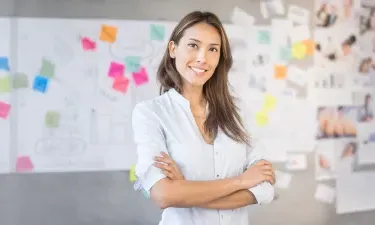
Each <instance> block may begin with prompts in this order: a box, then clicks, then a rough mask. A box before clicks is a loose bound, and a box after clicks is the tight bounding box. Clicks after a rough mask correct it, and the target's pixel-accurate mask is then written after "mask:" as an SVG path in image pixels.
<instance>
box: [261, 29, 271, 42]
mask: <svg viewBox="0 0 375 225" xmlns="http://www.w3.org/2000/svg"><path fill="white" fill-rule="evenodd" d="M258 43H259V44H266V45H268V44H270V43H271V32H270V31H269V30H259V31H258Z"/></svg>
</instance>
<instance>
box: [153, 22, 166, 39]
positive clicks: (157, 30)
mask: <svg viewBox="0 0 375 225" xmlns="http://www.w3.org/2000/svg"><path fill="white" fill-rule="evenodd" d="M164 35H165V27H164V26H163V25H155V24H151V25H150V39H151V40H156V41H163V40H164Z"/></svg>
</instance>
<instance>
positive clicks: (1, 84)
mask: <svg viewBox="0 0 375 225" xmlns="http://www.w3.org/2000/svg"><path fill="white" fill-rule="evenodd" d="M11 82H12V78H11V77H10V76H6V77H0V93H9V92H10V90H11Z"/></svg>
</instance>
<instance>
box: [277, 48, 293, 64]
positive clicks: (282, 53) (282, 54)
mask: <svg viewBox="0 0 375 225" xmlns="http://www.w3.org/2000/svg"><path fill="white" fill-rule="evenodd" d="M279 58H280V59H281V60H283V61H285V62H289V61H290V60H291V58H292V51H291V49H290V47H281V48H280V49H279Z"/></svg>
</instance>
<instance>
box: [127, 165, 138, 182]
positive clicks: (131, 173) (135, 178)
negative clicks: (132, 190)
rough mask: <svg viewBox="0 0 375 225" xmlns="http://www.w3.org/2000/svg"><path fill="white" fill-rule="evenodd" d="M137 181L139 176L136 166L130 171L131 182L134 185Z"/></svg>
mask: <svg viewBox="0 0 375 225" xmlns="http://www.w3.org/2000/svg"><path fill="white" fill-rule="evenodd" d="M136 180H137V176H136V175H135V166H131V167H130V170H129V181H130V182H132V183H134V182H135V181H136Z"/></svg>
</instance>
